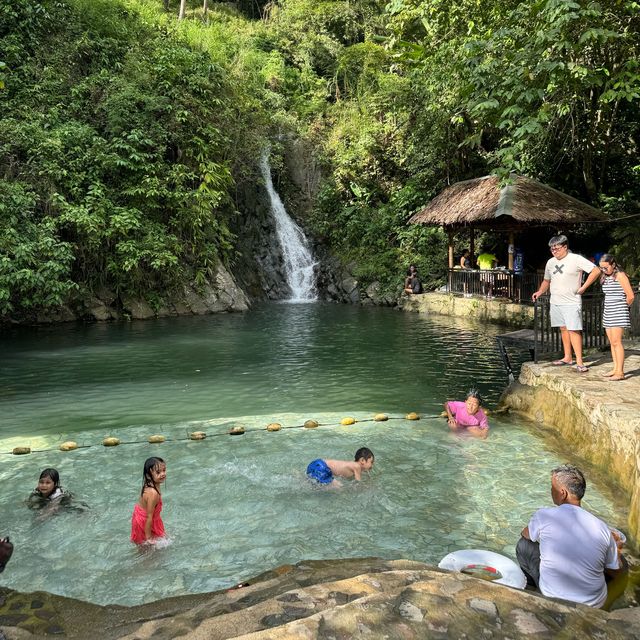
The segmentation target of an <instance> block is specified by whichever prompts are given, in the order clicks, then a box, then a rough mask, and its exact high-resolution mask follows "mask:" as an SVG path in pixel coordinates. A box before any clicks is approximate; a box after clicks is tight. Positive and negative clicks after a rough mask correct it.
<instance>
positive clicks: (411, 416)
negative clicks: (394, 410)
mask: <svg viewBox="0 0 640 640" xmlns="http://www.w3.org/2000/svg"><path fill="white" fill-rule="evenodd" d="M404 418H405V420H420V416H419V415H418V414H417V413H416V412H415V411H412V412H411V413H407V415H406V416H405V417H404Z"/></svg>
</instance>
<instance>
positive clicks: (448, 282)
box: [447, 231, 453, 293]
mask: <svg viewBox="0 0 640 640" xmlns="http://www.w3.org/2000/svg"><path fill="white" fill-rule="evenodd" d="M447 236H448V237H449V272H448V277H447V291H448V292H449V293H451V291H452V286H451V284H452V283H451V279H452V277H453V272H452V269H453V231H447Z"/></svg>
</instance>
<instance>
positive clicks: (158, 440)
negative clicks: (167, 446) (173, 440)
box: [149, 434, 166, 444]
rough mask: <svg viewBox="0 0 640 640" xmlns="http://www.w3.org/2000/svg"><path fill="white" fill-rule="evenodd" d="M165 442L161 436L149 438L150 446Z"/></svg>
mask: <svg viewBox="0 0 640 640" xmlns="http://www.w3.org/2000/svg"><path fill="white" fill-rule="evenodd" d="M165 440H166V438H165V437H164V436H161V435H157V434H156V435H154V436H149V442H150V443H151V444H154V443H156V442H164V441H165Z"/></svg>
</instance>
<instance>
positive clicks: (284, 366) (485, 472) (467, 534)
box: [0, 304, 626, 605]
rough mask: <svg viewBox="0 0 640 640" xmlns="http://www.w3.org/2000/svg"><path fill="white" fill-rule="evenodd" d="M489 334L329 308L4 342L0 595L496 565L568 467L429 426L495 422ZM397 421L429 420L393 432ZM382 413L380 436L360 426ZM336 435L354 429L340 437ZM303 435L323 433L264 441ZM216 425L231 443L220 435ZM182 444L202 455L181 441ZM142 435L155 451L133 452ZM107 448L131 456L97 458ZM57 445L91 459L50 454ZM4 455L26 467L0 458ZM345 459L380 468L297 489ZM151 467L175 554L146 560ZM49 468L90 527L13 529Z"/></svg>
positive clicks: (496, 374)
mask: <svg viewBox="0 0 640 640" xmlns="http://www.w3.org/2000/svg"><path fill="white" fill-rule="evenodd" d="M498 331H499V329H498V328H497V327H491V326H487V325H475V324H472V323H469V322H461V321H455V320H453V319H448V318H427V317H424V316H419V315H414V314H403V313H398V312H395V311H392V310H388V309H368V308H354V307H346V306H338V305H324V304H309V305H283V304H270V305H264V306H261V307H258V308H256V309H254V310H252V311H251V312H250V313H247V314H243V315H219V316H208V317H202V318H174V319H166V320H158V321H150V322H139V323H138V322H136V323H130V324H123V325H90V326H79V325H73V326H60V327H51V328H38V329H15V330H11V331H5V332H4V333H3V334H2V336H1V337H0V350H1V353H2V364H1V367H2V368H1V370H0V389H1V395H0V416H1V420H2V424H1V426H0V486H1V487H2V491H1V492H0V535H6V534H9V535H11V537H12V539H13V540H14V542H15V543H16V551H15V553H14V558H13V559H12V560H11V562H10V564H9V565H8V566H7V570H6V571H5V572H4V573H3V574H2V584H3V585H6V586H9V587H12V588H15V589H18V590H22V591H33V590H40V589H42V590H46V591H50V592H53V593H58V594H63V595H68V596H72V597H77V598H81V599H84V600H90V601H92V602H96V603H101V604H106V603H117V604H129V605H131V604H137V603H141V602H147V601H151V600H156V599H159V598H162V597H166V596H172V595H179V594H185V593H194V592H201V591H210V590H215V589H220V588H224V587H226V586H230V585H232V584H234V583H236V582H238V581H241V580H244V579H246V578H248V577H250V576H252V575H256V574H258V573H260V572H261V571H263V570H265V569H268V568H272V567H274V566H277V565H280V564H283V563H290V562H297V561H299V560H302V559H320V558H340V557H355V556H382V557H385V558H401V557H403V558H412V559H416V560H421V561H426V562H432V563H437V562H438V561H439V560H440V558H441V557H442V556H444V555H445V554H446V553H448V552H450V551H453V550H455V549H460V548H472V547H476V548H486V549H489V550H492V551H498V552H500V553H504V554H506V555H509V556H511V557H513V555H514V545H515V542H516V541H517V538H518V535H519V532H520V530H521V529H522V527H523V526H524V525H525V524H526V523H527V521H528V519H529V517H530V515H531V513H532V512H533V511H534V510H535V509H536V508H537V507H539V506H543V505H549V504H551V500H550V496H549V471H550V469H551V468H552V467H553V466H556V465H557V464H559V463H561V462H565V461H573V462H575V460H574V459H573V458H572V455H571V452H570V451H563V450H562V449H559V448H558V447H557V445H554V446H551V445H550V444H549V443H548V442H547V441H545V440H544V439H542V438H541V437H540V434H539V433H538V430H537V428H536V427H534V426H532V425H530V424H528V423H525V422H523V421H520V420H518V419H517V418H513V417H508V418H506V417H501V418H498V417H492V429H491V434H490V436H489V438H488V439H487V440H486V441H479V440H475V439H469V438H460V437H458V436H456V435H453V434H451V433H449V431H448V429H447V427H446V424H445V421H444V420H443V419H441V418H439V417H433V416H436V415H437V414H438V413H439V412H440V410H441V407H442V402H443V401H444V400H445V399H446V398H453V397H463V395H464V392H465V390H466V389H467V388H468V387H469V386H471V385H476V386H478V387H479V388H480V389H481V391H483V393H484V394H485V395H486V397H487V404H488V405H489V406H490V407H491V406H492V405H494V404H495V402H496V401H497V398H498V397H499V395H500V393H501V391H502V390H503V388H504V380H505V377H504V372H503V371H502V368H501V363H500V361H499V358H498V355H497V353H496V351H495V347H494V341H495V340H494V336H495V334H496V333H497V332H498ZM409 411H417V412H419V413H421V414H422V415H423V416H426V417H423V419H422V420H420V421H417V422H410V421H407V420H404V419H403V416H404V415H405V414H406V413H407V412H409ZM379 412H384V413H387V414H389V415H390V416H391V417H392V419H391V420H389V421H388V422H380V423H376V422H373V421H371V420H370V418H371V417H372V416H373V415H374V414H375V413H379ZM346 415H351V416H354V417H356V418H358V419H359V420H360V421H359V422H357V423H356V424H355V425H352V426H340V425H339V422H340V418H342V417H344V416H346ZM307 418H314V419H317V420H319V421H320V422H321V423H322V426H321V427H320V428H318V429H314V430H308V429H302V428H291V429H284V430H282V431H280V432H277V433H267V432H266V431H264V430H262V429H263V428H264V427H265V426H266V424H268V423H270V422H273V421H277V422H281V423H282V424H283V425H284V426H291V427H294V426H296V425H300V424H302V422H303V421H304V420H306V419H307ZM232 424H243V425H244V426H245V427H246V428H247V433H246V434H245V435H242V436H228V435H226V431H227V430H228V428H229V426H230V425H232ZM254 429H255V431H254ZM193 430H204V431H206V432H207V433H208V434H209V436H210V437H208V438H207V439H206V440H204V441H197V442H196V441H188V440H186V439H185V438H186V434H187V433H188V432H189V431H193ZM152 433H161V434H164V435H165V436H167V438H169V439H170V441H168V442H165V443H162V444H155V445H151V444H148V443H146V442H144V440H145V439H146V437H147V436H148V435H150V434H152ZM108 435H115V436H117V437H119V438H121V440H123V441H124V442H134V441H143V442H138V443H136V444H122V445H120V446H119V447H116V448H104V447H102V446H101V445H100V442H101V440H102V438H103V437H105V436H108ZM69 439H73V440H76V441H77V442H78V443H79V444H81V445H87V447H86V448H81V449H79V450H76V451H73V452H68V453H62V452H60V451H57V450H56V447H57V446H58V444H59V443H60V442H62V441H64V440H69ZM20 445H27V446H31V447H32V448H33V449H36V450H39V451H36V452H34V453H32V454H30V455H28V456H13V455H8V454H7V453H6V452H8V451H10V450H11V449H12V448H13V447H14V446H20ZM361 446H368V447H370V448H371V449H372V450H373V451H374V453H375V454H376V463H375V466H374V469H373V471H372V473H371V474H370V475H369V476H368V477H366V478H365V479H364V480H363V482H361V483H349V482H346V483H345V486H344V487H343V488H342V489H341V490H338V491H332V490H320V489H317V488H315V487H314V486H312V485H311V484H310V483H309V482H308V481H307V480H306V478H305V475H304V470H305V467H306V465H307V464H308V462H309V461H311V460H312V459H314V458H317V457H334V458H351V457H352V456H353V453H354V452H355V450H356V449H357V448H359V447H361ZM43 449H51V450H50V451H40V450H43ZM149 455H161V456H162V457H163V458H164V459H165V460H166V461H167V482H166V485H165V486H164V487H163V501H164V511H163V519H164V522H165V527H166V530H167V533H168V535H169V538H170V540H171V542H170V544H169V545H168V546H166V547H165V548H162V549H156V550H153V551H152V552H150V553H149V552H147V553H145V552H141V551H140V550H139V549H137V548H136V547H135V546H133V545H131V544H130V543H129V540H128V538H129V531H130V518H131V512H132V509H133V505H134V503H135V501H136V500H137V496H138V495H139V491H140V484H141V472H142V464H143V462H144V460H145V458H146V457H148V456H149ZM47 466H54V467H56V468H57V469H58V470H59V471H60V474H61V478H62V480H63V485H64V486H65V487H66V488H67V489H69V490H71V491H72V492H73V493H74V494H75V495H76V497H77V499H78V500H80V501H82V502H84V503H86V504H87V505H88V506H89V508H88V509H87V510H85V511H75V510H68V511H65V510H63V511H61V512H59V513H57V514H56V515H54V516H52V517H49V518H46V519H42V518H41V517H39V514H38V513H34V512H32V511H30V510H29V509H27V507H26V506H25V504H24V500H25V498H26V497H27V495H28V494H29V492H30V490H31V489H32V488H33V487H34V486H35V484H36V481H37V478H38V475H39V472H40V470H41V469H42V468H44V467H47ZM591 480H592V479H591V478H590V477H588V481H589V486H588V490H587V496H586V500H585V506H586V507H587V508H589V509H591V510H592V511H594V512H595V513H597V514H598V515H599V516H601V517H603V518H604V519H605V520H607V521H608V522H609V523H610V524H611V525H612V526H617V527H618V528H622V529H624V528H625V522H626V516H625V513H624V511H623V510H622V509H621V508H620V506H619V505H616V504H614V503H613V502H612V500H611V499H610V492H609V491H608V488H607V486H606V485H604V484H598V482H597V481H596V482H594V481H591Z"/></svg>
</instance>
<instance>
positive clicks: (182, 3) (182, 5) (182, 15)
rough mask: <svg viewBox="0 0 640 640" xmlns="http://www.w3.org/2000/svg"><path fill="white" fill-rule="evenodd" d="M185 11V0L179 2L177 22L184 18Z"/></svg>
mask: <svg viewBox="0 0 640 640" xmlns="http://www.w3.org/2000/svg"><path fill="white" fill-rule="evenodd" d="M186 10H187V0H180V13H178V20H182V18H184V14H185V12H186Z"/></svg>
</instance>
